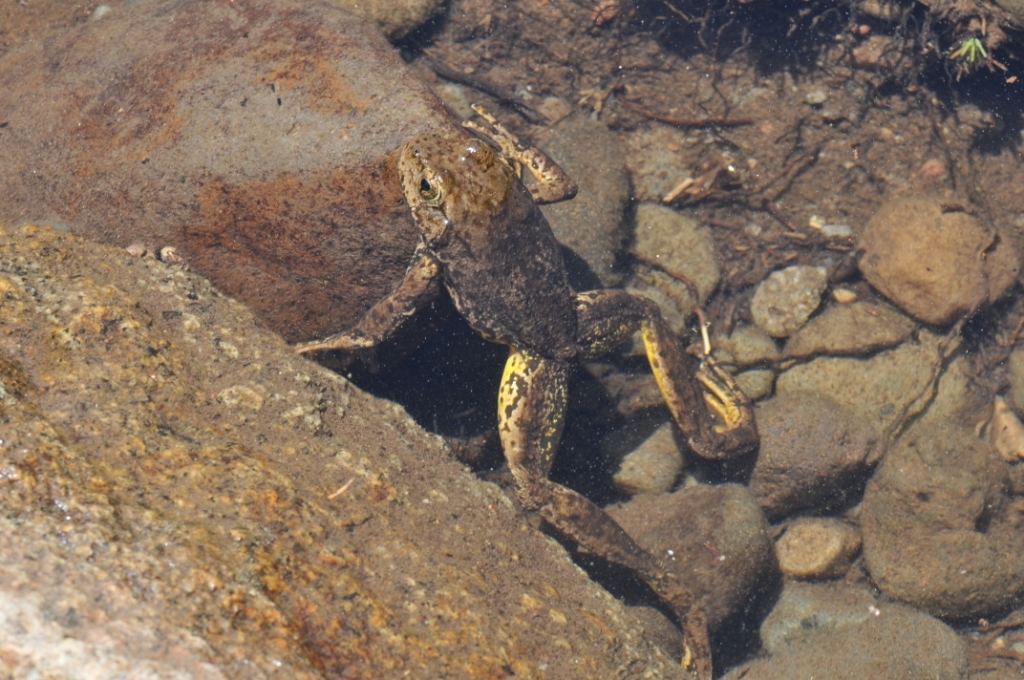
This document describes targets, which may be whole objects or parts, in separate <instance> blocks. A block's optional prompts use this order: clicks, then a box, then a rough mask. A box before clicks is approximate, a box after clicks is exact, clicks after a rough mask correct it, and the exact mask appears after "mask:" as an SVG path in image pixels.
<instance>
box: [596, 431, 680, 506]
mask: <svg viewBox="0 0 1024 680" xmlns="http://www.w3.org/2000/svg"><path fill="white" fill-rule="evenodd" d="M682 471H683V454H682V452H681V451H680V450H679V446H678V445H677V444H676V439H675V430H674V428H673V425H672V423H665V424H664V425H662V426H661V427H659V428H658V429H657V430H655V431H654V434H652V435H651V436H650V437H648V438H647V439H645V440H644V441H643V442H642V443H641V444H640V446H638V447H637V448H635V449H634V450H632V451H630V452H629V453H627V454H626V455H625V456H624V457H623V458H622V462H621V464H620V465H619V470H618V472H616V473H615V475H614V476H613V477H612V481H613V482H614V483H615V486H616V488H618V489H619V491H622V492H623V493H627V494H630V495H633V494H637V493H665V492H667V491H669V490H670V489H671V488H672V487H673V486H674V485H675V482H676V479H678V478H679V473H680V472H682Z"/></svg>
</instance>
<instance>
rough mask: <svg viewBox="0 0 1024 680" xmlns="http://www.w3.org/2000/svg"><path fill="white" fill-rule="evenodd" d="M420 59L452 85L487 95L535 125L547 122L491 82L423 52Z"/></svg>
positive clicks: (510, 93)
mask: <svg viewBox="0 0 1024 680" xmlns="http://www.w3.org/2000/svg"><path fill="white" fill-rule="evenodd" d="M420 58H421V59H423V61H424V62H425V63H426V64H427V66H429V67H430V69H431V70H432V71H433V72H434V73H436V74H437V75H439V76H440V77H442V78H444V79H445V80H450V81H452V82H454V83H461V84H462V85H468V86H469V87H472V88H473V89H475V90H480V91H481V92H483V93H485V94H489V95H491V96H492V97H494V98H495V99H497V100H498V101H499V102H501V103H502V104H507V105H508V106H511V107H512V108H514V109H515V110H516V111H518V112H519V115H521V116H522V117H523V118H525V119H526V120H528V121H530V122H531V123H534V124H535V125H541V124H543V123H547V122H548V119H547V118H545V117H544V116H543V115H541V114H540V113H538V112H537V111H535V110H533V109H532V108H530V105H529V104H527V103H526V102H525V101H523V100H522V99H521V98H520V97H518V96H517V95H516V93H514V92H512V91H511V90H506V89H505V88H503V87H501V86H499V85H495V84H494V83H492V82H491V81H489V80H486V79H484V78H481V77H480V76H474V75H471V74H469V73H463V72H461V71H458V70H456V69H453V68H452V67H451V66H448V65H447V64H442V63H441V62H439V61H438V60H437V59H434V58H433V57H431V56H430V55H428V54H426V53H425V52H424V53H423V56H422V57H420Z"/></svg>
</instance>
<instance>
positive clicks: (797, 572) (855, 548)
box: [775, 517, 861, 580]
mask: <svg viewBox="0 0 1024 680" xmlns="http://www.w3.org/2000/svg"><path fill="white" fill-rule="evenodd" d="M860 547H861V540H860V533H859V532H858V531H857V529H856V528H855V527H853V526H851V525H850V524H847V523H846V522H843V521H841V520H838V519H835V518H832V517H801V518H797V519H795V520H793V521H792V522H790V523H789V524H788V525H787V526H786V532H785V533H784V534H782V536H780V537H779V538H778V540H776V541H775V556H776V557H777V558H778V560H779V569H781V570H782V573H783V575H785V576H788V577H790V578H795V579H804V580H815V579H829V578H838V577H840V576H843V575H844V574H845V573H846V572H847V571H848V570H849V568H850V564H851V562H852V561H853V558H854V557H855V556H856V555H857V553H858V552H860Z"/></svg>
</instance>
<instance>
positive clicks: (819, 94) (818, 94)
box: [804, 90, 828, 106]
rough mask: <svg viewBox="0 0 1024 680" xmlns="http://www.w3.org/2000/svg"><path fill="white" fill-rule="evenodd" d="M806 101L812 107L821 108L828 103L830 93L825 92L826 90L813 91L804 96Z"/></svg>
mask: <svg viewBox="0 0 1024 680" xmlns="http://www.w3.org/2000/svg"><path fill="white" fill-rule="evenodd" d="M804 101H805V102H807V103H808V104H810V105H811V106H821V105H822V104H824V103H825V102H827V101H828V92H825V90H811V91H810V92H808V93H807V94H805V95H804Z"/></svg>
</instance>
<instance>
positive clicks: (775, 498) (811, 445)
mask: <svg viewBox="0 0 1024 680" xmlns="http://www.w3.org/2000/svg"><path fill="white" fill-rule="evenodd" d="M757 429H758V432H759V433H760V435H761V450H760V452H759V454H758V457H757V462H756V463H755V465H754V470H753V472H752V473H751V477H750V492H751V493H752V494H753V495H754V497H755V498H756V499H757V502H758V503H759V504H760V506H761V508H762V509H763V510H764V512H765V514H766V515H767V516H768V518H769V519H771V520H775V519H779V518H781V517H785V516H786V515H788V514H790V513H793V512H796V511H797V510H804V509H811V508H819V507H822V506H823V505H828V504H836V503H842V502H844V501H845V500H847V495H848V494H850V493H855V492H856V490H857V489H859V488H862V485H863V483H864V481H865V480H866V479H867V476H868V474H869V472H870V469H871V465H872V464H873V463H875V462H877V459H876V458H875V456H876V455H877V454H878V451H877V450H876V442H877V437H876V435H875V434H874V432H873V430H872V429H871V428H870V427H869V426H867V425H865V424H864V423H863V422H862V421H861V420H860V419H859V418H858V417H857V416H856V415H855V414H854V413H852V412H851V411H849V410H847V409H846V408H844V407H843V406H841V405H839V404H838V403H836V402H835V401H833V400H832V399H830V398H829V397H826V396H824V395H822V394H819V393H817V392H793V393H790V394H785V395H782V394H780V395H779V396H776V397H775V398H774V399H769V400H767V401H764V402H761V403H760V404H759V405H758V408H757Z"/></svg>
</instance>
